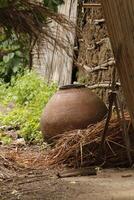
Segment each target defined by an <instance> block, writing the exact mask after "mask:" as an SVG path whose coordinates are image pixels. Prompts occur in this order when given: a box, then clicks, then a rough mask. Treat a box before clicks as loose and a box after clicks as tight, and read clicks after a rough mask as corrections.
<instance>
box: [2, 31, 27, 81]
mask: <svg viewBox="0 0 134 200" xmlns="http://www.w3.org/2000/svg"><path fill="white" fill-rule="evenodd" d="M3 38H4V36H3V35H2V34H1V37H0V39H1V40H0V51H1V53H3V55H2V56H0V79H2V80H4V81H5V82H10V80H11V77H12V76H16V74H17V73H21V74H22V73H23V72H24V68H25V66H27V65H28V62H29V58H28V49H27V48H26V47H25V46H24V44H25V43H23V42H18V39H17V38H16V36H15V35H12V37H10V38H7V39H6V36H5V38H4V39H3ZM23 50H24V51H23Z"/></svg>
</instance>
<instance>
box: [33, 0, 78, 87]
mask: <svg viewBox="0 0 134 200" xmlns="http://www.w3.org/2000/svg"><path fill="white" fill-rule="evenodd" d="M59 13H62V14H64V15H66V16H67V17H68V18H69V19H70V20H71V21H72V22H73V23H76V18H77V0H68V1H65V3H64V4H62V5H61V6H59ZM51 27H52V29H53V30H54V31H55V32H56V37H57V38H58V39H62V41H64V40H66V41H67V40H69V43H68V47H69V46H70V47H69V48H70V51H69V54H70V55H71V56H69V55H67V53H66V52H65V51H64V50H63V49H62V48H59V47H58V45H57V44H56V43H54V42H52V43H53V45H52V44H50V43H47V42H43V41H42V47H41V51H40V52H39V54H40V57H39V60H38V57H37V54H34V61H33V63H34V68H35V69H36V71H37V72H38V73H39V74H40V75H41V77H43V78H44V79H45V80H46V81H47V82H51V81H54V82H56V83H58V85H66V84H70V83H71V78H72V65H73V47H74V40H75V30H74V31H72V33H70V32H67V31H65V30H63V28H62V27H61V26H60V25H57V24H56V23H52V24H51Z"/></svg>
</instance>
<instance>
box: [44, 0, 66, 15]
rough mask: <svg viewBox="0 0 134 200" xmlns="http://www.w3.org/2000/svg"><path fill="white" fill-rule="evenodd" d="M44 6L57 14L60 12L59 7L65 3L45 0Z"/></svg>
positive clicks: (60, 0) (56, 0)
mask: <svg viewBox="0 0 134 200" xmlns="http://www.w3.org/2000/svg"><path fill="white" fill-rule="evenodd" d="M43 1H44V5H45V6H46V7H48V8H50V9H52V10H53V11H55V12H57V11H58V5H60V4H62V3H64V1H63V0H43Z"/></svg>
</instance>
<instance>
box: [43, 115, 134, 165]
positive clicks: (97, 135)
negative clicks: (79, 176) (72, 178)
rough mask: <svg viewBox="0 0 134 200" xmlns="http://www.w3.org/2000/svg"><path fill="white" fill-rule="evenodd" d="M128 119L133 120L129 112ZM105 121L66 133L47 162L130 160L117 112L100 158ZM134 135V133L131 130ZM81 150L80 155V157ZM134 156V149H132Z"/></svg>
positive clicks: (109, 162) (86, 162) (50, 163)
mask: <svg viewBox="0 0 134 200" xmlns="http://www.w3.org/2000/svg"><path fill="white" fill-rule="evenodd" d="M125 120H126V121H127V122H128V123H129V121H130V117H129V115H128V113H125ZM104 124H105V121H102V122H99V123H97V124H96V125H92V126H90V127H89V128H88V129H85V130H74V131H70V132H67V133H65V134H64V135H63V136H62V137H61V138H59V140H58V143H57V144H56V146H55V147H54V148H53V149H52V151H51V152H50V153H49V155H48V156H47V159H46V161H47V165H59V164H66V165H68V166H73V167H80V166H90V165H99V164H102V163H103V162H104V163H105V166H111V167H112V166H115V165H121V164H122V165H124V164H126V165H127V164H128V160H127V154H126V147H125V144H124V140H123V138H122V130H121V127H120V124H119V121H118V119H117V117H115V116H113V117H112V119H111V121H110V124H109V129H108V133H107V138H106V153H105V155H101V156H102V157H101V159H100V158H99V159H98V149H99V146H100V141H101V135H102V133H103V130H104ZM130 137H132V134H130ZM76 152H77V158H76ZM131 153H132V156H133V157H134V149H131Z"/></svg>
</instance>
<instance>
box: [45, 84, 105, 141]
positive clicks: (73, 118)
mask: <svg viewBox="0 0 134 200" xmlns="http://www.w3.org/2000/svg"><path fill="white" fill-rule="evenodd" d="M106 113H107V107H106V106H105V104H104V102H103V101H102V100H101V99H100V98H99V97H98V96H97V95H96V94H95V93H93V92H92V91H91V90H90V89H88V88H87V87H85V86H84V85H78V84H76V85H67V86H63V87H60V88H59V90H58V91H57V92H56V93H55V94H54V95H53V96H52V98H51V99H50V101H49V102H48V103H47V105H46V107H45V109H44V111H43V113H42V116H41V131H42V133H43V136H44V139H45V140H46V141H51V140H52V138H53V137H55V136H57V135H59V134H62V133H64V132H65V131H69V130H74V129H84V128H86V127H87V126H88V125H90V124H94V123H96V122H99V121H101V120H102V119H103V118H104V116H105V115H106Z"/></svg>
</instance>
